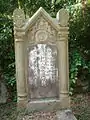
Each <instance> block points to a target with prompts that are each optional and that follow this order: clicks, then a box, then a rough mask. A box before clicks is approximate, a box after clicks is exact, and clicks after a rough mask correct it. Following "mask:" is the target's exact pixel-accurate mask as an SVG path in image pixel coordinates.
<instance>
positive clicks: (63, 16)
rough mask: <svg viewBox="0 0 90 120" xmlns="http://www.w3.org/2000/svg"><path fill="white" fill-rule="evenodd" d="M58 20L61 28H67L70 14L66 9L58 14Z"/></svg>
mask: <svg viewBox="0 0 90 120" xmlns="http://www.w3.org/2000/svg"><path fill="white" fill-rule="evenodd" d="M57 20H58V22H59V24H60V25H61V26H67V25H68V20H69V13H68V12H67V11H66V10H65V9H64V8H62V9H61V10H59V11H58V13H57Z"/></svg>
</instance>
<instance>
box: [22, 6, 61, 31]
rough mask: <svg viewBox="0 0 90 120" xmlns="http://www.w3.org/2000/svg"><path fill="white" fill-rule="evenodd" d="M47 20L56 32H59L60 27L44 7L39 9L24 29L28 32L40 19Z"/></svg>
mask: <svg viewBox="0 0 90 120" xmlns="http://www.w3.org/2000/svg"><path fill="white" fill-rule="evenodd" d="M41 17H42V18H43V19H45V20H46V21H47V22H48V23H49V24H50V25H51V26H52V27H53V28H54V29H55V30H56V31H59V26H58V24H57V23H56V22H55V19H53V18H52V17H51V16H50V15H49V14H48V13H47V12H46V11H45V10H44V9H43V8H42V7H40V8H39V9H38V11H37V12H36V13H35V14H34V15H33V16H32V17H31V18H30V19H29V20H28V21H27V22H26V24H25V26H24V29H25V31H27V30H28V29H29V28H31V27H32V26H34V24H35V23H36V22H37V20H38V19H39V18H41Z"/></svg>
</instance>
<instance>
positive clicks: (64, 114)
mask: <svg viewBox="0 0 90 120" xmlns="http://www.w3.org/2000/svg"><path fill="white" fill-rule="evenodd" d="M57 120H77V119H76V117H75V116H74V115H73V113H72V111H71V110H64V111H58V112H57Z"/></svg>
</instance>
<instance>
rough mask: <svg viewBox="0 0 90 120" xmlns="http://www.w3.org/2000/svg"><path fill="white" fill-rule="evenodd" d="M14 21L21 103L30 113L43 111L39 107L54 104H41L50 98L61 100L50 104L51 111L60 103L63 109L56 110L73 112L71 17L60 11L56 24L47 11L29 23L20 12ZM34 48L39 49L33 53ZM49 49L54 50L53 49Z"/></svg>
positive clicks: (39, 11) (18, 11)
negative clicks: (70, 79) (70, 82)
mask: <svg viewBox="0 0 90 120" xmlns="http://www.w3.org/2000/svg"><path fill="white" fill-rule="evenodd" d="M13 17H14V18H13V20H14V36H15V57H16V80H17V95H18V97H17V99H18V103H23V104H24V105H25V107H26V106H27V108H28V109H30V110H31V109H33V108H34V110H36V109H39V108H38V107H36V106H39V105H41V106H42V107H43V109H44V108H45V107H47V103H49V102H50V101H48V100H47V101H48V102H41V101H42V100H41V99H43V101H44V100H45V99H47V98H49V99H50V100H52V99H57V101H56V103H55V102H54V103H55V104H52V102H50V106H51V107H50V108H52V109H53V108H55V106H56V105H57V104H58V101H60V103H61V104H62V105H61V104H58V106H57V107H56V108H60V106H61V108H66V106H67V108H69V106H70V105H69V96H68V93H69V87H68V86H69V85H68V84H69V79H68V78H69V71H68V54H67V53H68V29H67V23H68V19H69V16H68V13H67V12H66V11H65V10H61V11H59V14H58V15H57V19H55V21H56V22H55V21H54V20H53V18H52V17H50V16H49V14H48V13H47V12H46V11H45V10H44V9H43V8H40V9H39V10H38V11H37V12H36V13H35V14H34V15H33V16H32V17H31V18H29V19H28V20H25V16H24V12H23V11H22V10H20V9H16V10H15V11H14V13H13ZM59 18H60V19H59ZM25 21H26V22H25ZM59 33H60V34H59ZM33 45H34V46H35V45H36V47H34V48H33V49H31V48H32V46H33ZM48 45H49V46H51V47H49V49H47V47H48ZM53 45H55V48H56V51H57V52H56V51H54V50H53V49H54V46H53ZM45 47H46V49H44V48H45ZM40 48H42V49H40ZM29 49H31V50H30V52H28V50H29ZM39 49H40V50H39ZM32 51H34V52H32ZM28 53H30V56H29V54H28ZM32 54H33V55H32ZM55 54H56V55H55ZM33 56H35V57H33ZM46 56H48V57H46ZM54 56H55V57H54ZM47 58H48V59H47ZM30 59H32V60H30ZM54 59H55V60H54ZM29 62H30V64H29ZM46 71H47V72H46ZM33 73H35V74H33ZM29 74H30V75H29ZM47 74H49V75H47ZM53 74H55V75H53ZM32 76H33V77H32ZM46 77H47V78H46ZM29 79H30V80H29ZM32 83H34V86H35V87H33V84H32ZM36 83H38V84H36ZM55 84H56V85H55ZM47 85H48V86H47ZM33 88H34V89H33ZM37 88H38V89H37ZM67 98H68V99H67ZM32 101H33V102H32ZM38 101H39V102H38ZM66 101H67V102H66ZM29 103H30V104H29ZM19 105H20V104H19ZM28 105H29V106H28ZM34 106H35V107H34ZM44 106H45V107H44ZM39 107H40V106H39ZM61 108H60V109H61Z"/></svg>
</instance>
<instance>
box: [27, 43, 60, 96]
mask: <svg viewBox="0 0 90 120" xmlns="http://www.w3.org/2000/svg"><path fill="white" fill-rule="evenodd" d="M28 56H29V57H28V63H29V67H28V81H29V85H30V96H31V98H50V97H58V93H57V91H58V68H57V64H56V63H57V62H56V58H57V49H56V46H55V45H47V44H37V45H34V46H32V47H31V48H30V49H29V53H28Z"/></svg>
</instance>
